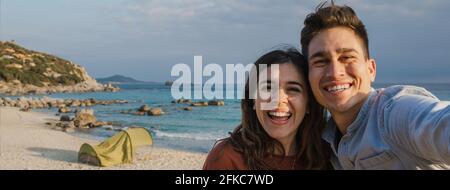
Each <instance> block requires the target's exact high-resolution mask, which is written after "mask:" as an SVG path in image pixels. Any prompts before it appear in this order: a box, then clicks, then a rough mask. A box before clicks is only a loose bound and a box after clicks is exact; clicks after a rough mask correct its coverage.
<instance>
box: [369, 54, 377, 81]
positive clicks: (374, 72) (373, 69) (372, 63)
mask: <svg viewBox="0 0 450 190" xmlns="http://www.w3.org/2000/svg"><path fill="white" fill-rule="evenodd" d="M367 66H368V69H369V74H370V81H371V82H374V81H375V78H376V76H377V63H376V62H375V59H369V60H368V65H367Z"/></svg>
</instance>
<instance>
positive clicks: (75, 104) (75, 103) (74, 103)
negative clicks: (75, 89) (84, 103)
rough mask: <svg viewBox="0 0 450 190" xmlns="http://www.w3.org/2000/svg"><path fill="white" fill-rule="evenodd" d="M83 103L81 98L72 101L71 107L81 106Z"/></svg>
mask: <svg viewBox="0 0 450 190" xmlns="http://www.w3.org/2000/svg"><path fill="white" fill-rule="evenodd" d="M80 105H81V102H80V101H79V100H74V101H72V103H70V107H79V106H80Z"/></svg>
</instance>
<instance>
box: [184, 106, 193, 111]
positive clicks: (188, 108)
mask: <svg viewBox="0 0 450 190" xmlns="http://www.w3.org/2000/svg"><path fill="white" fill-rule="evenodd" d="M183 110H185V111H192V107H185V108H183Z"/></svg>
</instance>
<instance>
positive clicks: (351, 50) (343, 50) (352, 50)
mask: <svg viewBox="0 0 450 190" xmlns="http://www.w3.org/2000/svg"><path fill="white" fill-rule="evenodd" d="M336 52H337V53H350V52H354V53H357V54H359V52H358V51H356V50H355V49H353V48H339V49H337V50H336Z"/></svg>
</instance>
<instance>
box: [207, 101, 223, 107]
mask: <svg viewBox="0 0 450 190" xmlns="http://www.w3.org/2000/svg"><path fill="white" fill-rule="evenodd" d="M208 105H211V106H224V105H225V102H224V101H223V100H211V101H208Z"/></svg>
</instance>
